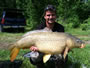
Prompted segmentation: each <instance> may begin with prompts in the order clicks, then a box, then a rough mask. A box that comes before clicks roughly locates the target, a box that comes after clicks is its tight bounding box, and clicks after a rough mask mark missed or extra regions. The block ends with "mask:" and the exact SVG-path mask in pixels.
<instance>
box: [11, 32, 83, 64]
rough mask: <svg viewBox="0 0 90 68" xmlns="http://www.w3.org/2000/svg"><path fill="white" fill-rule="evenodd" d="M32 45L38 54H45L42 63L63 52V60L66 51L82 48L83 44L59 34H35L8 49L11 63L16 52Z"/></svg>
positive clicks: (72, 37) (76, 39)
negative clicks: (52, 55)
mask: <svg viewBox="0 0 90 68" xmlns="http://www.w3.org/2000/svg"><path fill="white" fill-rule="evenodd" d="M33 45H35V46H36V47H37V48H38V49H39V51H40V52H42V53H45V56H44V57H43V61H44V63H45V62H47V61H48V59H49V58H50V56H51V54H60V53H62V52H63V51H64V58H65V57H66V55H67V53H68V50H70V49H72V48H80V47H82V46H83V47H84V43H83V42H82V41H81V40H80V39H78V38H76V37H74V36H72V35H70V34H66V33H61V32H36V33H32V34H30V35H28V36H26V37H24V38H22V39H20V40H19V41H17V42H16V43H15V44H14V45H12V47H10V49H11V61H14V59H15V58H16V54H18V52H19V51H17V50H19V49H26V48H30V47H31V46H33ZM16 51H17V52H16ZM47 57H48V58H47Z"/></svg>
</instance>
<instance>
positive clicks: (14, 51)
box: [10, 47, 20, 62]
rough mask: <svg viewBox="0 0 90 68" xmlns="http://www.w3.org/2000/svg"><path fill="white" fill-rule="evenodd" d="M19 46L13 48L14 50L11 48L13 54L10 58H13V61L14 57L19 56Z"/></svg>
mask: <svg viewBox="0 0 90 68" xmlns="http://www.w3.org/2000/svg"><path fill="white" fill-rule="evenodd" d="M19 50H20V49H19V48H16V47H15V48H13V49H12V50H11V54H10V60H11V62H13V61H14V59H15V58H16V56H17V54H18V53H19Z"/></svg>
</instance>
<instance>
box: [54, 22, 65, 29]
mask: <svg viewBox="0 0 90 68" xmlns="http://www.w3.org/2000/svg"><path fill="white" fill-rule="evenodd" d="M55 25H56V26H58V27H62V28H64V26H63V25H61V24H59V23H57V22H56V23H55Z"/></svg>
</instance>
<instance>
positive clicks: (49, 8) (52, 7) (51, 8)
mask: <svg viewBox="0 0 90 68" xmlns="http://www.w3.org/2000/svg"><path fill="white" fill-rule="evenodd" d="M48 10H50V11H54V12H56V8H55V7H54V6H53V5H48V6H47V7H46V8H45V9H44V11H48Z"/></svg>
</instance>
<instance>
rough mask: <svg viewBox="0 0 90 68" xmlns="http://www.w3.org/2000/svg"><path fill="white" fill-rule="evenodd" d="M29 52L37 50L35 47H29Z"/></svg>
mask: <svg viewBox="0 0 90 68" xmlns="http://www.w3.org/2000/svg"><path fill="white" fill-rule="evenodd" d="M30 50H31V51H38V48H37V47H36V46H32V47H30Z"/></svg>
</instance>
